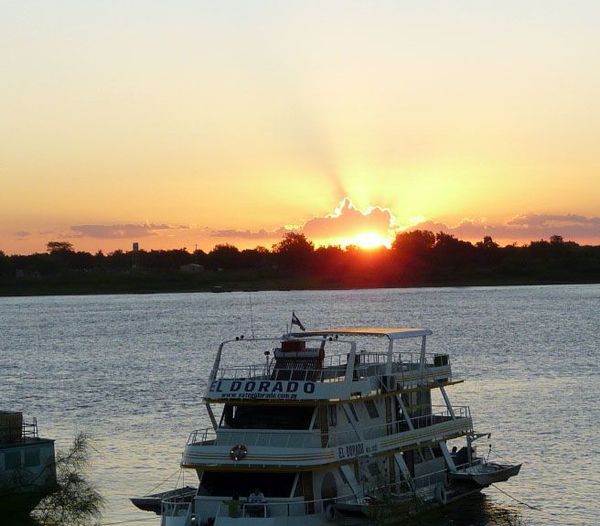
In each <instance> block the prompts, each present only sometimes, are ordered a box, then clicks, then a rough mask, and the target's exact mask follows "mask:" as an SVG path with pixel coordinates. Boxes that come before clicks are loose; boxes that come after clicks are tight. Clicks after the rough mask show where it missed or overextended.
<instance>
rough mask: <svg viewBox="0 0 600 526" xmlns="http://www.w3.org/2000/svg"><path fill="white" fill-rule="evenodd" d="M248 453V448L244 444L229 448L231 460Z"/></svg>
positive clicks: (239, 458) (240, 457) (240, 458)
mask: <svg viewBox="0 0 600 526" xmlns="http://www.w3.org/2000/svg"><path fill="white" fill-rule="evenodd" d="M247 454H248V448H247V447H246V446H245V445H244V444H237V445H236V446H233V447H232V448H231V449H230V450H229V456H230V457H231V460H235V461H236V462H237V461H238V460H242V459H243V458H244V457H245V456H246V455H247Z"/></svg>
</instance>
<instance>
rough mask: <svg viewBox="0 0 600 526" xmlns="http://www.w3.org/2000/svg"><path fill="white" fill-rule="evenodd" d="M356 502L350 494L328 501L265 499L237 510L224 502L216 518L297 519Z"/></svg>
mask: <svg viewBox="0 0 600 526" xmlns="http://www.w3.org/2000/svg"><path fill="white" fill-rule="evenodd" d="M352 501H356V496H355V495H354V494H352V493H349V494H346V495H342V496H338V497H333V498H330V499H314V500H304V498H302V497H293V498H285V499H266V501H265V502H242V501H240V503H239V506H238V508H237V509H233V516H232V515H231V513H232V508H231V507H230V501H227V500H226V501H224V502H222V503H221V504H220V506H219V508H218V510H217V514H216V516H217V517H230V518H239V519H248V518H264V517H297V516H302V515H309V514H313V513H320V512H324V511H325V510H326V508H327V507H328V506H330V505H333V504H337V503H342V502H352Z"/></svg>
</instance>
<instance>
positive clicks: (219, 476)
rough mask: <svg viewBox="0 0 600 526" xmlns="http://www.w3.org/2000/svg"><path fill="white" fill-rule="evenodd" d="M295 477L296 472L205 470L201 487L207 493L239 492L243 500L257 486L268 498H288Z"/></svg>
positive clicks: (216, 494) (228, 494)
mask: <svg viewBox="0 0 600 526" xmlns="http://www.w3.org/2000/svg"><path fill="white" fill-rule="evenodd" d="M295 478H296V473H265V472H243V473H242V472H239V471H237V472H235V473H233V472H229V473H228V472H225V471H205V472H204V473H203V475H202V482H201V483H200V487H201V489H203V490H204V491H205V492H206V494H207V495H212V496H219V497H231V496H232V495H234V494H237V495H239V496H240V498H241V499H242V500H244V499H245V498H247V497H248V495H250V493H252V492H253V491H254V489H255V488H260V490H261V491H262V492H263V493H264V495H265V497H266V498H270V497H271V498H287V497H290V495H291V493H292V488H293V485H294V479H295Z"/></svg>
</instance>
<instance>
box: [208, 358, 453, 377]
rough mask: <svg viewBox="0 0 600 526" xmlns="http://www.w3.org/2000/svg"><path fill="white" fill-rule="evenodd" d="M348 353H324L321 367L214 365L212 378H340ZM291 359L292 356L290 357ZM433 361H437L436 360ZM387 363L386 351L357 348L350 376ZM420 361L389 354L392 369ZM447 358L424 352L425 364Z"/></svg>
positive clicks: (378, 371) (374, 371) (380, 369)
mask: <svg viewBox="0 0 600 526" xmlns="http://www.w3.org/2000/svg"><path fill="white" fill-rule="evenodd" d="M349 356H350V355H349V353H343V354H328V355H326V356H325V358H324V360H323V365H322V367H319V368H312V369H305V368H298V369H296V368H293V367H292V368H289V367H276V363H277V362H276V360H275V359H272V360H269V361H268V362H265V363H262V364H253V365H243V366H232V367H220V368H219V369H217V372H216V376H215V380H225V379H227V380H275V379H278V380H294V381H312V382H343V381H344V380H345V378H346V374H347V369H348V358H349ZM291 360H293V359H291ZM436 362H437V363H436ZM387 363H388V354H387V353H386V352H366V351H362V352H357V353H356V356H355V363H354V375H353V376H354V379H355V380H358V379H359V378H360V377H363V378H364V377H370V376H378V375H382V374H385V365H386V364H387ZM420 365H421V354H420V353H418V352H395V353H393V354H392V372H393V373H398V372H406V371H410V370H416V369H418V368H419V367H420ZM449 365H450V360H449V357H448V355H446V354H435V353H426V354H425V367H426V368H430V367H441V366H449Z"/></svg>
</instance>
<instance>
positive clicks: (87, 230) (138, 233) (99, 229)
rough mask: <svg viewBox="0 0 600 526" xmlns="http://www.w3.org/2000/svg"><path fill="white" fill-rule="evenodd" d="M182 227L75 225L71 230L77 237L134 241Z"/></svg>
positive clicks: (161, 225)
mask: <svg viewBox="0 0 600 526" xmlns="http://www.w3.org/2000/svg"><path fill="white" fill-rule="evenodd" d="M178 228H180V227H172V226H169V225H164V224H160V225H155V224H149V225H135V224H124V225H74V226H72V227H71V230H72V231H73V232H75V233H76V237H94V238H100V239H132V238H140V237H148V236H155V235H156V231H157V230H171V229H178Z"/></svg>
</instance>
